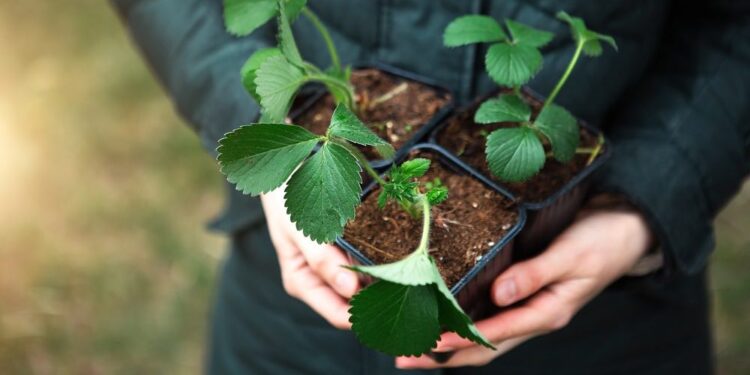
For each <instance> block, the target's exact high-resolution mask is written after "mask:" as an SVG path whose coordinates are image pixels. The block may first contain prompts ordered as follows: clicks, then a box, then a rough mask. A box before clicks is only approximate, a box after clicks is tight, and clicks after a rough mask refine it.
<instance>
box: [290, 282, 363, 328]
mask: <svg viewBox="0 0 750 375" xmlns="http://www.w3.org/2000/svg"><path fill="white" fill-rule="evenodd" d="M297 298H299V299H300V300H301V301H302V302H304V303H306V304H307V305H308V306H310V307H311V308H312V309H313V310H314V311H315V312H316V313H318V315H320V316H322V317H323V318H324V319H325V320H327V321H328V323H330V324H331V325H332V326H334V327H336V328H338V329H351V327H352V324H351V323H350V322H349V303H348V302H346V301H345V300H344V299H343V298H341V297H340V296H339V295H338V294H336V292H334V291H333V290H331V288H329V287H328V286H326V285H322V284H321V285H318V286H317V287H313V288H310V289H308V290H307V291H305V292H304V293H301V294H300V295H299V296H297Z"/></svg>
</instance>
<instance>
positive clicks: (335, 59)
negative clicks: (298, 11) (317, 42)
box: [302, 7, 341, 71]
mask: <svg viewBox="0 0 750 375" xmlns="http://www.w3.org/2000/svg"><path fill="white" fill-rule="evenodd" d="M302 14H303V15H304V16H305V17H307V19H309V20H310V22H312V24H313V26H315V28H316V29H317V30H318V32H319V33H320V36H321V37H323V40H324V41H325V42H326V47H327V48H328V54H329V55H331V65H333V67H334V68H336V70H338V71H341V61H340V60H339V54H338V52H337V51H336V46H335V45H334V44H333V38H331V34H329V33H328V29H326V27H325V25H323V22H321V21H320V18H318V16H317V15H315V13H313V12H312V11H311V10H310V8H308V7H304V8H302Z"/></svg>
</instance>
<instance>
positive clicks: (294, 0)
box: [285, 0, 307, 21]
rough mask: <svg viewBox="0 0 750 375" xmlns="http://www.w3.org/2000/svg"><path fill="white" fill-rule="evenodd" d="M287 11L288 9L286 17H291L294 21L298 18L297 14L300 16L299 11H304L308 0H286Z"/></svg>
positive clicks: (290, 19)
mask: <svg viewBox="0 0 750 375" xmlns="http://www.w3.org/2000/svg"><path fill="white" fill-rule="evenodd" d="M285 1H286V3H285V8H286V9H285V11H286V18H288V19H289V21H294V20H295V19H297V16H299V13H300V12H301V11H302V8H304V7H305V5H307V0H285Z"/></svg>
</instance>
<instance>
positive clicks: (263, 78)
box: [224, 0, 355, 123]
mask: <svg viewBox="0 0 750 375" xmlns="http://www.w3.org/2000/svg"><path fill="white" fill-rule="evenodd" d="M306 2H307V1H306V0H224V22H225V25H226V27H227V30H228V31H229V32H230V33H232V34H234V35H238V36H245V35H249V34H250V33H252V32H253V31H255V30H256V29H258V28H259V27H260V26H262V25H264V24H265V23H267V22H268V21H270V20H271V19H274V18H276V20H277V26H278V31H277V40H278V45H277V46H276V47H271V48H263V49H259V50H256V51H255V53H253V54H252V55H251V56H250V57H249V58H248V59H247V61H246V62H245V64H244V65H243V66H242V69H241V72H240V73H241V75H242V83H243V84H244V86H245V88H246V89H247V91H248V92H249V93H250V95H251V96H252V97H253V99H255V100H256V101H257V102H258V103H259V104H260V106H261V108H262V110H263V111H262V115H263V117H262V122H271V123H280V122H283V121H284V119H285V117H286V115H287V113H288V112H289V109H290V107H291V104H292V101H293V100H294V97H295V95H296V94H297V92H298V91H299V89H300V88H301V87H302V86H303V85H305V84H306V83H310V82H318V83H322V84H323V85H324V86H325V87H326V88H327V89H328V90H329V92H331V94H332V95H333V96H334V98H335V99H336V102H337V103H343V104H344V105H346V106H348V107H349V108H350V109H354V108H355V102H354V89H353V88H352V86H351V83H350V82H349V79H350V76H351V69H350V68H349V67H343V68H342V67H341V66H340V64H339V61H338V54H337V52H336V51H335V46H334V45H333V42H332V41H331V40H330V36H329V35H328V31H327V30H326V29H325V26H324V25H323V24H322V23H321V22H320V21H319V20H318V19H317V17H316V16H315V15H314V14H313V13H312V12H311V11H310V10H309V9H307V8H306V7H305V5H306ZM300 14H302V15H304V16H306V17H307V18H309V19H310V20H311V22H313V24H314V25H315V27H316V28H317V29H318V30H319V31H320V33H321V35H322V36H323V38H324V39H325V40H326V43H327V45H328V47H329V52H330V53H331V61H332V66H331V67H329V68H328V69H325V70H323V69H320V68H318V67H316V66H314V65H313V64H310V63H309V62H307V61H304V60H303V59H302V56H301V55H300V53H299V49H298V48H297V44H296V42H295V40H294V35H293V33H292V28H291V23H292V22H293V21H294V20H295V19H296V18H297V17H298V16H299V15H300Z"/></svg>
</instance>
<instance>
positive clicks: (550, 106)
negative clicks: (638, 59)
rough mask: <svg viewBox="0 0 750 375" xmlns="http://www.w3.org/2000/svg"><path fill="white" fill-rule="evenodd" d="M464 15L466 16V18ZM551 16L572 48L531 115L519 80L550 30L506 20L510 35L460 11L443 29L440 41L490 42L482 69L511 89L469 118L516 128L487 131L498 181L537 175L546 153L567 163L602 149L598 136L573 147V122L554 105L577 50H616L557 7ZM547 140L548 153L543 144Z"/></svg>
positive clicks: (537, 62) (533, 66) (537, 61)
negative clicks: (565, 29)
mask: <svg viewBox="0 0 750 375" xmlns="http://www.w3.org/2000/svg"><path fill="white" fill-rule="evenodd" d="M467 17H472V18H470V19H467ZM557 18H558V19H560V20H562V21H564V22H566V23H568V25H569V26H570V30H571V34H572V36H573V40H574V41H575V42H576V49H575V52H574V53H573V57H572V58H571V60H570V62H569V64H568V67H567V68H566V70H565V72H564V73H563V75H562V76H561V77H560V80H559V81H558V82H557V84H556V85H555V87H554V89H553V90H552V92H551V93H550V95H549V96H548V98H547V100H545V102H544V104H543V105H542V108H541V110H540V111H539V113H538V114H537V115H536V116H532V110H531V107H530V106H529V105H528V103H527V102H526V101H525V100H524V98H523V97H522V96H521V95H520V85H522V84H523V83H526V82H527V81H528V80H529V79H531V78H532V77H533V76H534V75H535V74H536V73H537V72H538V70H539V69H540V67H541V64H542V62H541V61H542V58H541V53H540V52H539V49H538V48H540V47H542V46H544V45H545V44H547V43H548V42H549V41H550V40H551V39H552V34H551V33H548V32H545V31H540V30H536V29H533V28H531V27H529V26H525V25H522V24H520V23H518V22H514V21H510V20H506V21H505V24H506V26H507V28H508V30H509V32H510V34H511V36H512V37H511V38H508V37H506V36H505V33H504V32H503V30H502V28H501V27H500V25H499V24H498V23H497V22H496V21H495V20H494V19H492V18H490V17H486V16H466V17H462V18H459V19H457V20H455V21H454V22H453V23H451V24H450V25H449V26H448V28H447V29H446V32H445V37H444V39H445V44H446V45H448V46H458V45H463V44H469V43H484V42H492V43H495V44H493V45H492V46H491V47H490V49H489V50H488V51H487V58H486V68H487V72H488V74H489V75H490V77H492V78H493V79H494V80H495V81H496V82H497V83H498V84H500V85H502V86H506V87H510V88H512V89H513V92H512V93H507V94H502V95H500V96H499V97H497V98H492V99H489V100H487V101H485V102H484V103H482V104H481V105H480V107H479V109H478V110H477V112H476V114H475V116H474V121H475V122H477V123H480V124H492V123H498V122H512V123H516V124H518V126H517V127H511V128H501V129H497V130H495V131H493V132H491V133H490V134H489V135H488V136H487V145H486V149H485V152H486V156H487V163H488V165H489V168H490V171H492V173H493V174H494V175H495V176H496V177H498V178H500V179H501V180H503V181H508V182H520V181H525V180H528V179H529V178H531V177H532V176H534V175H535V174H537V173H538V172H539V171H540V170H541V169H542V167H543V166H544V163H545V162H546V159H547V156H552V157H554V158H555V159H556V160H558V161H560V162H562V163H567V162H569V161H571V160H572V159H573V157H574V156H575V155H576V154H577V153H589V154H590V157H589V160H588V162H589V163H590V162H592V161H593V160H594V159H595V158H596V155H597V154H598V153H599V152H600V151H601V149H602V142H603V139H602V138H601V137H600V138H599V144H598V145H597V146H596V147H594V148H592V149H584V148H579V147H578V143H579V126H578V121H576V119H575V117H573V115H572V114H570V112H568V111H567V110H566V109H565V108H563V107H562V106H559V105H557V104H554V100H555V99H556V97H557V95H558V93H559V92H560V90H561V89H562V87H563V86H564V84H565V82H566V81H567V79H568V77H569V76H570V74H571V72H572V71H573V68H574V67H575V66H576V64H577V62H578V60H579V58H580V56H581V54H585V55H587V56H591V57H594V56H599V55H601V53H602V46H601V42H602V41H604V42H606V43H608V44H610V45H611V46H612V48H614V49H615V50H617V44H616V43H615V41H614V39H613V38H612V37H610V36H608V35H604V34H600V33H597V32H594V31H592V30H589V29H588V28H586V25H585V23H584V22H583V20H582V19H580V18H577V17H572V16H570V15H568V14H567V13H565V12H559V13H558V14H557ZM545 145H549V146H550V147H551V149H552V152H551V153H549V154H548V153H546V152H545V149H544V146H545Z"/></svg>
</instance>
